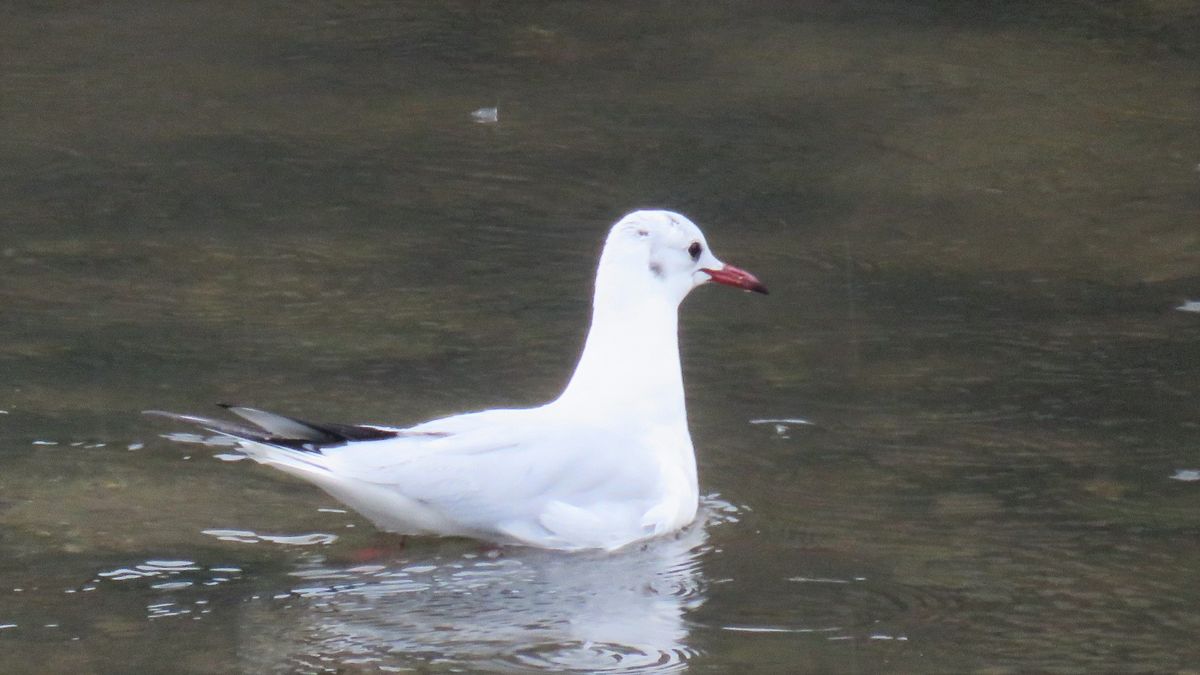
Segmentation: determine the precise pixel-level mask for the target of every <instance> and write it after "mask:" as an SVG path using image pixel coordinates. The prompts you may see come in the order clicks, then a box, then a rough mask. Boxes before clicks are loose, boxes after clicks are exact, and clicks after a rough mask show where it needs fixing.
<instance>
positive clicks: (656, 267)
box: [650, 262, 663, 279]
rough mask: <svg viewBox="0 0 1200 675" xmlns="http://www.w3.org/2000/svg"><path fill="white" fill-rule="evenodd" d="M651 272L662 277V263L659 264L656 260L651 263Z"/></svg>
mask: <svg viewBox="0 0 1200 675" xmlns="http://www.w3.org/2000/svg"><path fill="white" fill-rule="evenodd" d="M650 273H651V274H653V275H654V276H656V277H658V278H659V279H661V278H662V275H663V269H662V265H659V264H658V263H656V262H652V263H650Z"/></svg>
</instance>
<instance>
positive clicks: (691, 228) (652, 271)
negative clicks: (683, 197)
mask: <svg viewBox="0 0 1200 675" xmlns="http://www.w3.org/2000/svg"><path fill="white" fill-rule="evenodd" d="M600 274H601V276H604V275H609V276H612V277H619V278H620V279H621V280H622V281H624V282H625V284H634V285H636V287H637V288H638V289H642V291H643V292H646V291H651V290H652V289H658V290H659V291H660V292H662V293H665V294H666V295H667V296H668V297H670V298H672V299H674V301H675V302H676V303H678V302H682V301H683V298H684V297H686V296H687V294H688V293H689V292H690V291H691V290H692V289H693V288H695V287H697V286H700V285H701V284H704V283H707V282H709V281H715V282H717V283H719V284H725V285H727V286H733V287H735V288H741V289H744V290H747V291H754V292H755V293H766V292H767V288H766V286H763V285H762V283H760V282H759V280H758V279H757V278H755V276H754V275H753V274H750V273H749V272H747V271H745V270H742V269H739V268H737V267H734V266H733V265H727V264H725V263H723V262H721V261H720V260H718V259H717V257H716V256H715V255H713V253H712V251H711V250H709V248H708V242H707V241H705V239H704V233H703V232H701V231H700V228H699V227H696V224H695V223H693V222H692V221H690V220H688V219H687V218H686V217H684V216H682V215H680V214H678V213H674V212H672V211H634V212H633V213H630V214H629V215H627V216H625V217H624V218H622V219H621V220H619V221H617V224H616V225H613V228H612V230H611V231H610V232H609V233H608V240H607V241H606V242H605V244H604V253H603V255H601V257H600ZM625 284H622V285H625Z"/></svg>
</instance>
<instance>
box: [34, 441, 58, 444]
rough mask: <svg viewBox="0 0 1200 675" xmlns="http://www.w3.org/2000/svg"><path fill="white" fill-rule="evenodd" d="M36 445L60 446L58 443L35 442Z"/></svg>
mask: <svg viewBox="0 0 1200 675" xmlns="http://www.w3.org/2000/svg"><path fill="white" fill-rule="evenodd" d="M33 444H34V445H58V441H34V442H33Z"/></svg>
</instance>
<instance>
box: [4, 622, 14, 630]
mask: <svg viewBox="0 0 1200 675" xmlns="http://www.w3.org/2000/svg"><path fill="white" fill-rule="evenodd" d="M16 627H17V624H15V623H0V630H4V629H6V628H16Z"/></svg>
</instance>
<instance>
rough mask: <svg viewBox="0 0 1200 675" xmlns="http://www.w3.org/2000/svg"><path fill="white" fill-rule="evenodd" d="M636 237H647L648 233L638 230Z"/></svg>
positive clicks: (647, 231)
mask: <svg viewBox="0 0 1200 675" xmlns="http://www.w3.org/2000/svg"><path fill="white" fill-rule="evenodd" d="M637 235H638V236H639V237H649V236H650V231H649V230H638V231H637Z"/></svg>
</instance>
